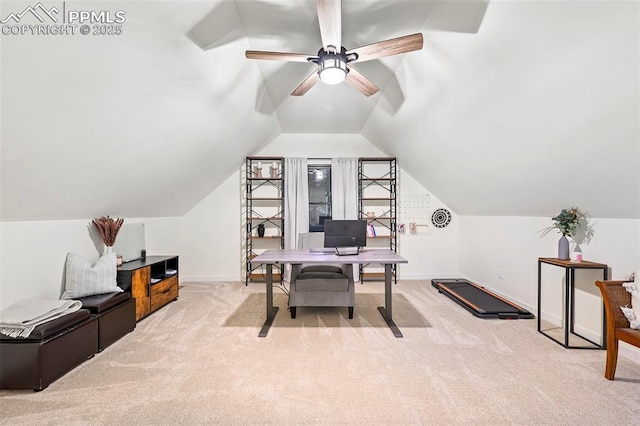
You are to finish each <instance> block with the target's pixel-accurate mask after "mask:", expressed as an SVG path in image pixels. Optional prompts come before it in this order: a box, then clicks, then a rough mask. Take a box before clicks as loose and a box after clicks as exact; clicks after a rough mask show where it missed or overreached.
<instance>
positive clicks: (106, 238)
mask: <svg viewBox="0 0 640 426" xmlns="http://www.w3.org/2000/svg"><path fill="white" fill-rule="evenodd" d="M123 222H124V219H120V218H118V219H115V220H114V219H113V218H111V217H109V216H107V217H104V216H102V217H99V218H97V219H93V224H94V225H95V226H96V228H98V232H100V238H101V239H102V242H103V243H104V245H105V246H107V247H113V245H114V244H115V243H116V237H117V236H118V231H120V227H121V226H122V223H123Z"/></svg>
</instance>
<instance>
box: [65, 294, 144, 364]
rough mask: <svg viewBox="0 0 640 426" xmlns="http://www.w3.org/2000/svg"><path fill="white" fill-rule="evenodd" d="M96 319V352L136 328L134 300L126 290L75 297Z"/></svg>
mask: <svg viewBox="0 0 640 426" xmlns="http://www.w3.org/2000/svg"><path fill="white" fill-rule="evenodd" d="M77 300H79V301H81V302H82V308H83V309H88V310H89V311H90V312H91V316H93V317H95V318H96V319H97V320H98V352H102V351H103V350H104V349H105V348H106V347H107V346H109V345H111V344H112V343H114V342H115V341H116V340H118V339H120V338H121V337H122V336H124V335H125V334H127V333H130V332H131V331H133V329H134V328H136V300H135V299H132V298H131V294H130V293H128V292H121V293H106V294H99V295H96V296H87V297H82V298H80V299H77Z"/></svg>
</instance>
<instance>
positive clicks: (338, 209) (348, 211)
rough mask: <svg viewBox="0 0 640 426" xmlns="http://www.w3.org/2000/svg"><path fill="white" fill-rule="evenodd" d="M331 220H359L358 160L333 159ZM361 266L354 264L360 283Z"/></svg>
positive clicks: (354, 277) (354, 274) (355, 276)
mask: <svg viewBox="0 0 640 426" xmlns="http://www.w3.org/2000/svg"><path fill="white" fill-rule="evenodd" d="M331 218H332V219H336V220H340V219H348V220H352V219H358V159H357V158H332V159H331ZM358 267H359V265H358V264H356V263H354V264H353V279H354V281H359V279H360V277H359V273H358V271H359V269H358Z"/></svg>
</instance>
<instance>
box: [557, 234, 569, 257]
mask: <svg viewBox="0 0 640 426" xmlns="http://www.w3.org/2000/svg"><path fill="white" fill-rule="evenodd" d="M558 259H560V260H569V240H568V239H567V237H566V236H565V235H563V236H562V237H560V241H558Z"/></svg>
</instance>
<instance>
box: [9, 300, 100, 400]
mask: <svg viewBox="0 0 640 426" xmlns="http://www.w3.org/2000/svg"><path fill="white" fill-rule="evenodd" d="M97 352H98V319H97V318H96V317H93V316H91V314H90V312H89V310H87V309H80V310H79V311H76V312H73V313H70V314H67V315H64V316H62V317H60V318H57V319H54V320H52V321H49V322H46V323H44V324H40V325H39V326H37V327H36V328H35V329H34V330H33V331H32V332H31V334H30V335H29V337H28V338H12V337H8V336H5V335H2V334H0V389H33V390H36V391H39V390H42V389H44V388H46V387H47V386H49V385H50V384H51V383H53V382H54V381H55V380H57V379H59V378H60V377H62V376H63V375H65V374H66V373H68V372H69V371H71V370H72V369H73V368H75V367H77V366H78V365H80V364H82V363H83V362H84V361H85V360H87V359H89V358H91V357H92V356H94V355H95V354H96V353H97Z"/></svg>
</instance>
